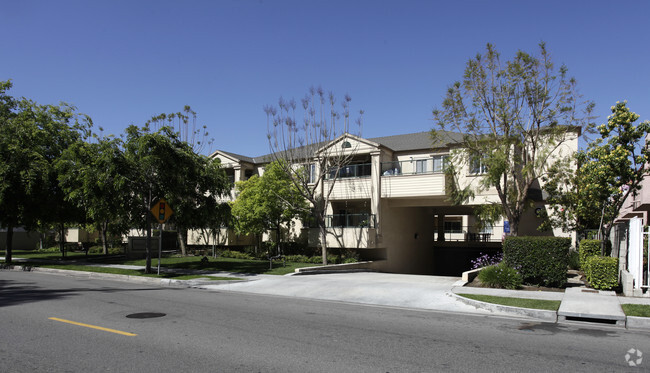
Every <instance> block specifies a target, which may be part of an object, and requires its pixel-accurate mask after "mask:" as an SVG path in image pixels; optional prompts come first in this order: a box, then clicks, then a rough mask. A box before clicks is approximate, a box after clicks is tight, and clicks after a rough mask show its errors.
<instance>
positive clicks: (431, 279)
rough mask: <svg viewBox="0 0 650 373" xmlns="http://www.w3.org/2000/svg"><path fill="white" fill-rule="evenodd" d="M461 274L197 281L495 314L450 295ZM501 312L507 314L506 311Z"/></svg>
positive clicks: (269, 291) (272, 292)
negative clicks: (222, 282) (220, 281)
mask: <svg viewBox="0 0 650 373" xmlns="http://www.w3.org/2000/svg"><path fill="white" fill-rule="evenodd" d="M458 281H460V277H442V276H419V275H403V274H393V273H379V272H351V273H330V274H315V275H299V276H256V278H254V279H251V280H249V281H247V282H237V283H226V284H215V285H205V284H203V285H200V286H198V287H200V288H202V289H210V290H220V291H224V290H226V291H236V292H244V293H255V294H267V295H279V296H286V297H297V298H309V299H320V300H328V301H339V302H349V303H362V304H372V305H380V306H392V307H405V308H416V309H426V310H436V311H445V312H467V313H480V314H488V315H495V314H501V313H495V312H490V311H485V310H479V309H476V308H474V307H472V306H469V305H466V304H463V303H461V302H459V301H457V300H455V299H454V298H453V297H452V296H450V295H449V294H450V292H451V288H452V287H453V286H454V284H455V283H457V282H458ZM501 315H506V314H505V313H503V314H501Z"/></svg>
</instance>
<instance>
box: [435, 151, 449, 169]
mask: <svg viewBox="0 0 650 373" xmlns="http://www.w3.org/2000/svg"><path fill="white" fill-rule="evenodd" d="M446 158H447V156H446V155H438V156H435V157H433V172H434V173H441V172H444V171H445V162H446Z"/></svg>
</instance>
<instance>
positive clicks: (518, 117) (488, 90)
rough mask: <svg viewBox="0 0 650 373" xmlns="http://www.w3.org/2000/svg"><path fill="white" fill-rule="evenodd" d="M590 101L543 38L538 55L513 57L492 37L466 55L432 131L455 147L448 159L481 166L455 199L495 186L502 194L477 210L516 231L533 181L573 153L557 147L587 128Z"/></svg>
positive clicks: (435, 113)
mask: <svg viewBox="0 0 650 373" xmlns="http://www.w3.org/2000/svg"><path fill="white" fill-rule="evenodd" d="M592 108H593V104H592V103H590V102H583V101H582V98H581V96H580V95H579V94H578V93H577V90H576V81H575V79H573V78H570V77H569V76H568V75H567V68H566V67H565V66H560V67H559V69H558V68H556V67H555V64H554V63H553V61H552V59H551V56H550V54H549V53H548V51H547V50H546V45H545V44H544V43H540V45H539V52H538V55H537V56H534V55H531V54H528V53H526V52H523V51H518V52H517V54H516V55H515V57H514V58H513V59H512V60H509V61H502V59H501V56H500V54H499V53H498V52H497V50H496V49H495V47H494V46H493V45H491V44H488V45H487V48H486V51H485V54H483V55H481V54H477V55H476V57H474V58H472V59H470V60H469V61H468V62H467V66H466V68H465V73H464V75H463V80H462V81H458V82H456V83H454V84H453V85H452V86H451V87H449V89H448V91H447V94H446V97H445V99H444V101H443V102H442V107H441V108H438V109H435V110H434V111H433V118H434V121H435V124H436V127H435V128H434V129H433V130H432V131H431V132H432V137H433V138H434V140H442V141H445V140H446V141H448V143H450V145H451V146H452V148H454V149H455V150H454V151H452V154H451V162H449V164H450V165H452V166H456V167H458V165H472V164H474V165H475V166H476V167H474V168H475V169H476V170H477V171H479V172H481V173H482V174H483V177H482V178H480V179H479V180H480V181H479V182H477V183H474V184H468V185H460V184H458V183H457V184H455V185H456V188H454V189H452V200H454V201H455V202H456V203H467V202H468V201H470V200H472V199H473V198H474V197H475V196H476V194H477V193H480V192H481V191H485V190H487V189H488V188H495V189H496V191H497V194H498V199H499V201H498V202H495V203H492V204H489V205H484V206H482V207H481V208H480V209H478V210H477V215H479V218H484V220H486V221H490V220H494V219H495V218H496V217H501V216H502V217H504V218H505V219H506V220H508V221H509V222H510V227H511V233H512V234H513V235H517V233H518V229H519V221H520V220H521V217H522V215H523V213H524V210H525V209H526V208H527V207H528V206H529V205H530V203H529V192H530V191H531V187H533V184H534V182H535V181H536V180H539V178H540V177H542V176H543V175H544V174H545V173H546V172H547V169H548V166H549V165H550V164H551V163H552V161H554V160H557V159H558V158H566V157H569V156H570V154H569V153H570V152H569V151H565V152H562V151H560V149H561V147H562V145H563V144H564V143H566V142H567V141H569V140H571V139H574V138H575V136H578V135H579V134H580V133H581V132H582V133H586V132H588V131H589V130H590V128H591V127H592V126H593V123H591V120H592V117H591V111H592ZM452 133H453V135H450V134H452ZM459 133H460V135H459ZM450 172H451V173H454V172H457V170H453V169H452V170H450Z"/></svg>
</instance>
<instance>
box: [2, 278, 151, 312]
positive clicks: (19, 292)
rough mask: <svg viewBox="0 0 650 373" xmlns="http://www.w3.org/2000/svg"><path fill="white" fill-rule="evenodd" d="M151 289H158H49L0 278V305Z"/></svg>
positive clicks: (32, 283)
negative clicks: (86, 294)
mask: <svg viewBox="0 0 650 373" xmlns="http://www.w3.org/2000/svg"><path fill="white" fill-rule="evenodd" d="M143 290H146V291H152V290H160V289H156V288H141V289H134V288H128V289H121V288H109V287H102V288H91V287H77V288H65V289H49V288H45V287H41V286H39V284H38V283H37V282H28V281H16V280H6V279H2V280H0V307H7V306H15V305H20V304H25V303H33V302H40V301H47V300H52V299H60V298H68V297H73V296H79V295H83V294H84V293H89V292H93V293H96V292H99V293H117V292H126V291H143Z"/></svg>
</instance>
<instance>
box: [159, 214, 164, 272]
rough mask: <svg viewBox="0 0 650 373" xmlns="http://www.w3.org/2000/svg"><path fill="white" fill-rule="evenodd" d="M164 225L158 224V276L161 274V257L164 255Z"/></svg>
mask: <svg viewBox="0 0 650 373" xmlns="http://www.w3.org/2000/svg"><path fill="white" fill-rule="evenodd" d="M162 236H163V225H162V223H160V224H159V225H158V276H160V257H161V256H162Z"/></svg>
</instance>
